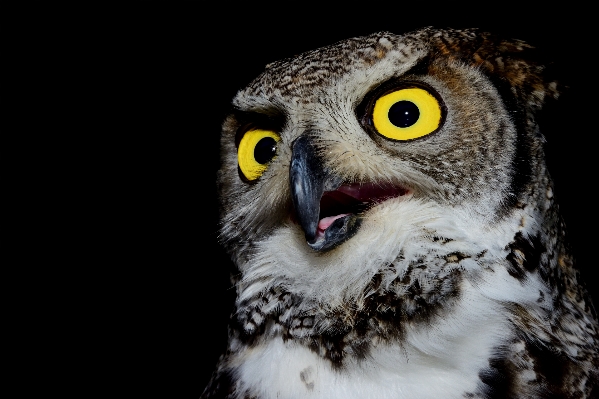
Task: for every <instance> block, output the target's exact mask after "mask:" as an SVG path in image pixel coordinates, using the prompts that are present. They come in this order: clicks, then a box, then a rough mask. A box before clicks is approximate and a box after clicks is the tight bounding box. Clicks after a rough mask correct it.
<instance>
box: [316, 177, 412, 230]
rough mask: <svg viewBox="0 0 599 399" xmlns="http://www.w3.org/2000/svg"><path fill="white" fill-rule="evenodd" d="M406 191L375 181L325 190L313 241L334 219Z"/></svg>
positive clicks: (365, 208) (355, 212) (355, 213)
mask: <svg viewBox="0 0 599 399" xmlns="http://www.w3.org/2000/svg"><path fill="white" fill-rule="evenodd" d="M407 193H408V190H407V189H405V188H403V187H398V186H393V185H389V184H387V185H382V184H377V183H363V184H360V183H353V184H344V185H342V186H340V187H339V188H337V189H336V190H335V191H325V192H324V193H323V195H322V198H321V199H320V213H319V216H318V230H317V232H316V240H315V242H318V241H319V240H321V239H322V238H323V237H324V236H325V232H326V230H327V229H328V228H329V227H330V226H331V225H332V224H333V223H335V221H336V220H338V219H342V218H344V217H347V216H352V215H359V214H361V213H362V212H364V211H365V210H367V209H369V208H370V207H372V206H373V205H375V204H377V203H380V202H383V201H385V200H387V199H389V198H395V197H399V196H402V195H406V194H407Z"/></svg>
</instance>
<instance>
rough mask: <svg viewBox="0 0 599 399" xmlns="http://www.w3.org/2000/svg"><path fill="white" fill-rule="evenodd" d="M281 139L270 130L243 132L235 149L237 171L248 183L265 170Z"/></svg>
mask: <svg viewBox="0 0 599 399" xmlns="http://www.w3.org/2000/svg"><path fill="white" fill-rule="evenodd" d="M280 140H281V138H280V137H279V136H278V135H277V134H276V133H275V132H273V131H272V130H262V129H253V130H248V131H247V132H245V134H244V136H243V138H242V139H241V141H240V142H239V147H238V148H237V162H238V164H239V169H241V172H242V173H243V175H244V176H245V178H246V179H248V180H249V181H252V180H256V179H257V178H259V177H260V176H262V173H264V171H265V170H266V167H267V164H268V162H270V160H271V159H273V158H274V156H275V154H276V152H277V143H278V142H279V141H280Z"/></svg>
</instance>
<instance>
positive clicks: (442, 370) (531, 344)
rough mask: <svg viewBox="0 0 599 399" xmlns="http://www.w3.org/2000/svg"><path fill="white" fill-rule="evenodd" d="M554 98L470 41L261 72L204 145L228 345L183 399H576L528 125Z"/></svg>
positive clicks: (487, 41) (588, 386)
mask: <svg viewBox="0 0 599 399" xmlns="http://www.w3.org/2000/svg"><path fill="white" fill-rule="evenodd" d="M559 91H560V86H559V84H558V83H556V81H554V80H553V77H551V76H548V75H547V74H546V68H545V67H544V66H543V65H542V64H541V63H540V62H538V61H537V60H535V58H534V51H532V48H531V46H529V45H527V44H526V43H524V42H522V41H519V40H505V39H501V38H498V37H495V36H494V35H492V34H489V33H485V32H480V31H478V30H475V29H472V30H451V29H446V30H437V29H433V28H425V29H422V30H418V31H415V32H412V33H408V34H405V35H394V34H392V33H389V32H380V33H375V34H372V35H369V36H365V37H358V38H351V39H348V40H345V41H341V42H339V43H336V44H333V45H331V46H328V47H324V48H321V49H317V50H314V51H309V52H306V53H303V54H300V55H297V56H295V57H293V58H290V59H285V60H282V61H279V62H275V63H272V64H269V65H267V66H266V69H265V71H264V72H263V73H262V74H261V75H260V76H258V77H257V78H256V79H255V80H254V81H252V82H251V83H250V84H249V85H248V86H247V87H246V88H244V89H242V90H240V91H239V92H238V94H237V95H236V97H235V98H234V99H233V111H232V113H231V114H230V115H229V116H228V117H227V118H226V120H225V122H224V124H223V130H222V138H221V145H222V156H221V162H222V164H221V168H220V170H219V173H218V187H219V195H220V201H221V202H220V203H221V209H220V212H221V225H220V226H221V227H220V228H221V231H220V237H221V240H222V243H223V245H224V247H225V248H226V250H227V251H228V253H229V254H230V256H231V258H232V260H233V262H234V263H235V266H236V267H237V270H236V271H234V273H233V274H232V275H233V284H234V286H235V289H236V292H237V299H236V303H235V311H234V313H233V314H232V316H231V322H230V328H229V344H228V350H227V352H226V353H225V354H224V355H223V356H222V357H221V359H220V360H219V362H218V365H217V368H216V370H215V372H214V374H213V376H212V379H211V381H210V382H209V384H208V386H207V387H206V389H205V391H204V393H203V394H202V398H212V397H226V398H263V399H271V398H272V399H274V398H294V399H295V398H323V399H324V398H326V399H330V398H344V399H348V398H435V399H438V398H499V397H501V398H504V397H505V398H549V397H551V398H591V397H597V396H598V395H599V382H598V380H599V377H598V370H599V354H598V352H599V336H598V331H599V326H598V322H597V317H596V313H595V310H594V308H593V305H592V303H591V300H590V299H589V296H588V295H587V292H586V290H585V288H584V287H583V286H582V285H581V281H580V277H579V274H578V272H577V270H576V269H575V267H574V260H573V259H572V256H571V254H570V253H569V249H568V243H567V241H566V237H565V228H564V225H563V222H562V219H561V217H560V215H559V210H558V206H557V204H556V202H555V200H554V193H553V191H554V190H553V183H552V180H551V177H550V175H549V173H548V171H547V168H546V163H545V155H544V149H543V146H544V137H543V135H542V133H541V132H540V130H539V127H538V124H537V121H536V117H537V114H538V111H540V110H541V108H542V107H543V105H544V103H545V102H546V100H547V99H550V98H552V99H553V98H557V97H558V94H559Z"/></svg>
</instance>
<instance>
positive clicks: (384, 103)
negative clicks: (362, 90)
mask: <svg viewBox="0 0 599 399" xmlns="http://www.w3.org/2000/svg"><path fill="white" fill-rule="evenodd" d="M441 116H442V111H441V105H440V104H439V101H438V100H437V98H435V96H433V95H432V94H431V93H429V92H428V91H426V90H424V89H421V88H419V87H410V88H405V89H399V90H396V91H393V92H391V93H388V94H385V95H383V96H381V97H380V98H379V99H378V100H376V102H375V104H374V109H373V111H372V123H373V124H374V128H375V129H376V131H377V132H378V133H379V134H381V135H383V136H385V137H387V138H389V139H392V140H411V139H415V138H418V137H422V136H426V135H427V134H430V133H432V132H434V131H435V130H437V128H439V125H440V124H441Z"/></svg>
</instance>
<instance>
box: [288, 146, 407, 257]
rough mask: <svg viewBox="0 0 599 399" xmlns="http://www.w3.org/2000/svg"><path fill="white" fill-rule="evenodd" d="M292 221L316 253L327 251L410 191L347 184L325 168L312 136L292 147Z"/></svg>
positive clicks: (382, 185)
mask: <svg viewBox="0 0 599 399" xmlns="http://www.w3.org/2000/svg"><path fill="white" fill-rule="evenodd" d="M289 189H290V193H291V200H292V202H293V213H292V215H291V218H292V220H293V221H295V222H297V223H298V224H299V225H300V226H301V228H302V230H303V231H304V235H305V237H306V243H307V244H308V246H310V248H312V249H314V250H316V251H320V252H323V251H327V250H329V249H332V248H335V247H337V246H338V245H340V244H342V243H343V242H345V241H347V240H348V239H349V238H351V237H352V236H353V235H355V233H356V232H357V231H358V228H359V227H360V224H361V221H362V214H364V212H365V211H366V210H368V209H370V208H371V207H372V206H374V205H375V204H377V203H380V202H383V201H385V200H388V199H389V198H396V197H399V196H402V195H406V194H408V193H409V192H410V190H409V189H407V188H404V187H401V186H398V185H393V184H389V183H380V182H367V183H346V184H343V181H342V179H341V178H340V177H339V176H338V175H337V174H335V173H334V172H333V171H331V170H330V169H328V168H327V167H326V165H325V164H324V161H323V158H321V156H320V155H319V154H318V151H317V150H316V149H315V147H314V144H313V143H312V139H311V138H310V136H308V135H306V136H300V137H298V138H297V139H296V140H295V141H294V143H293V153H292V157H291V165H290V166H289Z"/></svg>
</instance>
